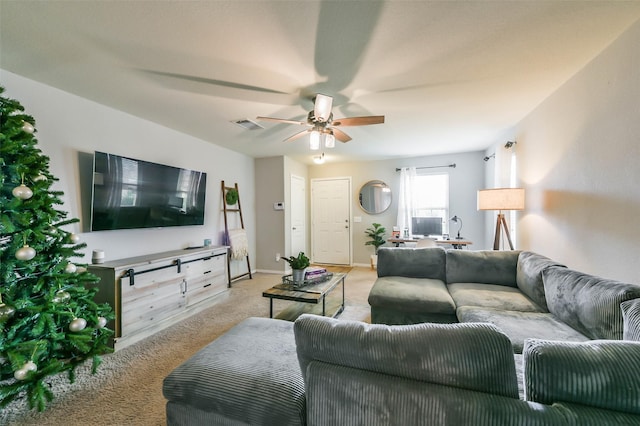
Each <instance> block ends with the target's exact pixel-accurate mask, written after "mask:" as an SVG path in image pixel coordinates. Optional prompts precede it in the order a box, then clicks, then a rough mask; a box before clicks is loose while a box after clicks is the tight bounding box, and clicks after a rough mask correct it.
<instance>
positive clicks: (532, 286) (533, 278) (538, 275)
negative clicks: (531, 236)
mask: <svg viewBox="0 0 640 426" xmlns="http://www.w3.org/2000/svg"><path fill="white" fill-rule="evenodd" d="M550 266H564V265H561V264H559V263H557V262H554V261H553V260H551V259H549V258H548V257H545V256H542V255H539V254H537V253H533V252H530V251H523V252H521V253H520V255H519V256H518V267H517V269H516V283H517V285H518V288H519V289H520V291H522V292H523V293H524V294H526V295H527V296H529V297H530V298H531V300H533V301H534V302H536V303H537V304H538V305H539V306H541V307H542V308H543V309H544V310H545V311H547V312H548V311H549V308H547V300H546V299H545V297H544V283H543V282H542V271H543V270H544V269H545V268H548V267H550Z"/></svg>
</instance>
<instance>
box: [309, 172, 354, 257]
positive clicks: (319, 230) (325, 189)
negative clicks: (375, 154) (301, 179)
mask: <svg viewBox="0 0 640 426" xmlns="http://www.w3.org/2000/svg"><path fill="white" fill-rule="evenodd" d="M311 246H312V247H311V255H312V260H313V262H315V263H327V264H334V265H351V178H350V177H344V178H329V179H312V180H311Z"/></svg>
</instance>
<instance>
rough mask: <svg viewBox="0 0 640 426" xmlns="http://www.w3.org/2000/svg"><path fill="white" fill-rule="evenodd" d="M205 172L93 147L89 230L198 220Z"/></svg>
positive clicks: (198, 222)
mask: <svg viewBox="0 0 640 426" xmlns="http://www.w3.org/2000/svg"><path fill="white" fill-rule="evenodd" d="M206 184H207V174H206V173H204V172H197V171H193V170H186V169H181V168H178V167H172V166H166V165H163V164H157V163H151V162H149V161H142V160H136V159H134V158H128V157H122V156H119V155H114V154H107V153H105V152H99V151H96V152H95V155H94V159H93V194H92V202H91V230H92V231H106V230H112V229H136V228H160V227H165V226H189V225H202V224H204V201H205V193H206Z"/></svg>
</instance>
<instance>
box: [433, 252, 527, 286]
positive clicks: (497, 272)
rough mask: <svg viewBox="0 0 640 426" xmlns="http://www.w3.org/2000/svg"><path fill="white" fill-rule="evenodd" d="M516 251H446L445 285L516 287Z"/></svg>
mask: <svg viewBox="0 0 640 426" xmlns="http://www.w3.org/2000/svg"><path fill="white" fill-rule="evenodd" d="M518 254H519V252H517V251H494V250H480V251H470V250H447V261H446V271H447V277H446V278H447V279H446V281H447V283H448V284H451V283H485V284H496V285H508V286H512V287H515V286H516V268H517V265H518Z"/></svg>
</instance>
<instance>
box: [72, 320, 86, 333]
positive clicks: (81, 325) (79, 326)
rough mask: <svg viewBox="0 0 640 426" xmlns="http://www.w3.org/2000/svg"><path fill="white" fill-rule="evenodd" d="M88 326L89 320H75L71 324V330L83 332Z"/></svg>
mask: <svg viewBox="0 0 640 426" xmlns="http://www.w3.org/2000/svg"><path fill="white" fill-rule="evenodd" d="M86 326H87V320H86V319H84V318H74V319H73V321H71V322H70V323H69V330H71V331H74V332H77V331H82V330H84V329H85V327H86Z"/></svg>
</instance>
